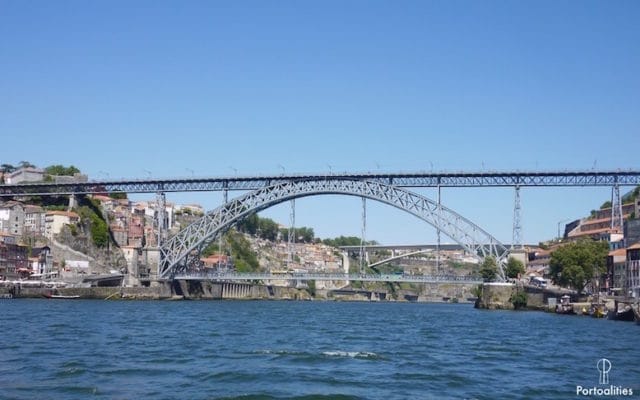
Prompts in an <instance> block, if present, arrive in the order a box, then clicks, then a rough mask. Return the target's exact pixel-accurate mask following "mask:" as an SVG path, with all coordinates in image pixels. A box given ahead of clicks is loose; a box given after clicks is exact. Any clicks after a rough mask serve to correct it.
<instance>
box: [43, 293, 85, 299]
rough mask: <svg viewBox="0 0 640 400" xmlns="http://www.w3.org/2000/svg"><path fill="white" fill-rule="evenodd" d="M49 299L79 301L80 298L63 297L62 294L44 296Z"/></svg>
mask: <svg viewBox="0 0 640 400" xmlns="http://www.w3.org/2000/svg"><path fill="white" fill-rule="evenodd" d="M43 296H44V297H46V298H47V299H61V300H71V299H79V298H80V296H78V295H77V294H76V295H68V296H65V295H62V294H43Z"/></svg>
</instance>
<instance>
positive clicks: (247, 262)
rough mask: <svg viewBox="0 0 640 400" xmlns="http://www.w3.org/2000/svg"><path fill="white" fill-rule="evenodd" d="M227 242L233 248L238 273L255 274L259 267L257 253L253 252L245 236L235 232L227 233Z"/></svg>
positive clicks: (232, 254) (232, 252)
mask: <svg viewBox="0 0 640 400" xmlns="http://www.w3.org/2000/svg"><path fill="white" fill-rule="evenodd" d="M227 241H228V243H229V246H230V247H231V256H232V257H233V262H234V264H235V266H236V270H237V271H238V272H253V271H256V270H257V269H258V267H259V263H258V258H257V256H256V253H254V252H253V250H251V243H249V241H248V240H247V238H245V237H244V235H243V234H242V233H240V232H237V231H235V230H230V231H229V232H228V233H227Z"/></svg>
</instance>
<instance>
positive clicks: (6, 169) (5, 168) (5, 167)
mask: <svg viewBox="0 0 640 400" xmlns="http://www.w3.org/2000/svg"><path fill="white" fill-rule="evenodd" d="M15 170H16V167H14V166H13V165H11V164H2V165H0V172H2V173H5V174H10V173H12V172H13V171H15Z"/></svg>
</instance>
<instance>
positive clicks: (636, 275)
mask: <svg viewBox="0 0 640 400" xmlns="http://www.w3.org/2000/svg"><path fill="white" fill-rule="evenodd" d="M625 289H627V292H626V293H628V294H629V295H630V296H632V297H635V298H636V299H637V298H640V243H636V244H634V245H632V246H629V247H627V282H626V286H625Z"/></svg>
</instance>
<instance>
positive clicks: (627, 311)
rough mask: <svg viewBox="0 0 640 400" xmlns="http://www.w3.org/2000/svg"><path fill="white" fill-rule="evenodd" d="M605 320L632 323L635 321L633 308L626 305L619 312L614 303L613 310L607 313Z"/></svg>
mask: <svg viewBox="0 0 640 400" xmlns="http://www.w3.org/2000/svg"><path fill="white" fill-rule="evenodd" d="M607 318H609V319H610V320H612V321H633V320H634V319H635V316H634V311H633V307H631V306H630V305H626V306H625V307H624V309H622V311H621V310H620V309H619V308H618V302H617V301H616V306H615V307H614V308H613V310H610V311H609V314H608V315H607Z"/></svg>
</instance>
